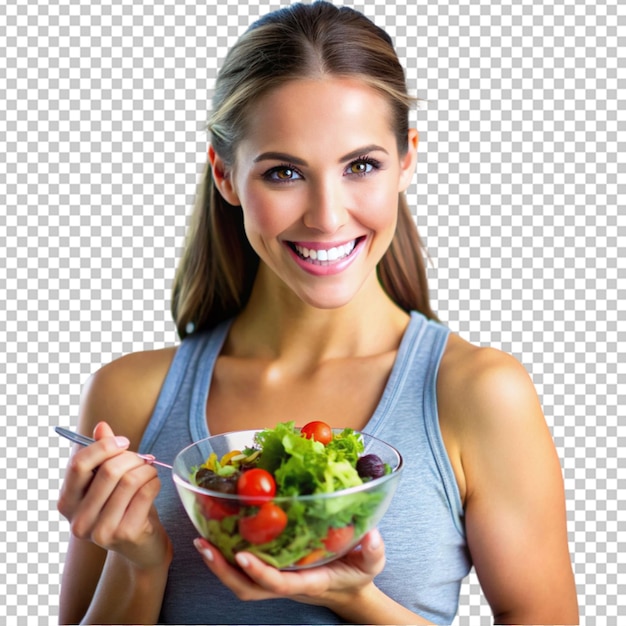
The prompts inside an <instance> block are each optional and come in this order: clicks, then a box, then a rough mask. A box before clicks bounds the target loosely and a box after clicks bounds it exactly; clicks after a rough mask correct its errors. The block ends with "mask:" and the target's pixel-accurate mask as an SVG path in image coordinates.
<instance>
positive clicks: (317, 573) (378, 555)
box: [194, 530, 385, 613]
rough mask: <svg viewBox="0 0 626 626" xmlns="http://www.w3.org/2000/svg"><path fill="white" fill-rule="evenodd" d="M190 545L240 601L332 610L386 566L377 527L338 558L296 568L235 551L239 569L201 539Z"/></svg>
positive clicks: (350, 599) (349, 599)
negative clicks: (291, 603) (284, 567)
mask: <svg viewBox="0 0 626 626" xmlns="http://www.w3.org/2000/svg"><path fill="white" fill-rule="evenodd" d="M194 544H195V546H196V548H197V550H198V551H199V552H200V554H201V555H202V558H203V560H204V562H205V563H206V565H207V566H208V567H209V569H210V570H211V571H212V572H213V573H214V574H215V575H216V576H217V577H218V578H219V579H220V580H221V581H222V582H223V583H224V584H225V585H226V586H227V587H228V588H229V589H231V590H232V591H233V593H234V594H235V595H236V596H237V597H238V598H239V599H240V600H244V601H249V600H267V599H270V598H291V599H292V600H297V601H299V602H304V603H306V604H317V605H323V606H327V607H328V608H330V609H332V610H334V611H335V612H337V613H341V612H342V607H348V606H349V605H350V603H352V602H354V599H355V597H356V596H358V595H360V594H362V593H364V592H367V588H368V587H369V586H373V583H372V581H373V580H374V577H375V576H377V575H378V574H379V573H380V572H381V571H382V570H383V567H384V566H385V547H384V545H383V541H382V539H381V536H380V533H379V532H378V530H372V531H370V532H369V533H368V534H367V535H365V537H364V539H363V541H361V543H360V544H359V546H358V547H357V548H355V549H354V550H352V551H351V552H349V553H348V554H347V555H346V556H344V557H343V558H341V559H337V560H336V561H333V562H332V563H329V564H328V565H322V566H320V567H313V568H310V569H305V570H301V571H298V572H289V571H280V570H278V569H276V568H275V567H272V566H270V565H267V564H266V563H264V562H263V561H261V560H260V559H258V558H257V557H255V556H254V555H252V554H250V553H249V552H239V553H238V554H237V555H236V557H235V558H236V560H237V563H238V565H239V568H237V567H233V566H232V565H230V564H229V563H228V562H227V561H226V559H224V557H223V556H222V555H221V554H220V552H219V550H218V549H217V548H215V546H213V545H211V544H210V543H209V542H208V541H206V540H205V539H196V540H195V542H194Z"/></svg>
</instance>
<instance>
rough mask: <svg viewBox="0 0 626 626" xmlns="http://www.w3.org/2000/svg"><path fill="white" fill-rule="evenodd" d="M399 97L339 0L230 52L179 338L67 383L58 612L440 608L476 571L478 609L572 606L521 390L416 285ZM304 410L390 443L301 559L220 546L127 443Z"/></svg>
mask: <svg viewBox="0 0 626 626" xmlns="http://www.w3.org/2000/svg"><path fill="white" fill-rule="evenodd" d="M411 102H412V98H411V97H410V96H409V95H408V94H407V91H406V85H405V81H404V72H403V69H402V66H401V65H400V63H399V61H398V59H397V57H396V54H395V51H394V49H393V45H392V42H391V40H390V38H389V37H388V35H387V34H386V33H385V32H384V31H382V30H381V29H380V28H378V27H376V26H375V25H374V24H373V23H372V22H371V21H369V20H368V19H366V18H365V17H364V16H363V15H362V14H360V13H358V12H357V11H354V10H352V9H348V8H338V7H335V6H334V5H332V4H330V3H327V2H313V3H312V4H306V5H305V4H296V5H293V6H291V7H289V8H286V9H282V10H280V11H277V12H275V13H271V14H269V15H268V16H266V17H264V18H262V19H261V20H259V21H258V22H257V23H255V24H253V25H252V27H251V28H250V29H249V30H248V31H247V32H246V33H245V34H244V35H243V36H242V37H241V39H240V40H239V42H238V43H237V44H236V45H235V46H234V47H233V48H232V50H231V51H230V53H229V54H228V56H227V58H226V60H225V62H224V67H223V69H222V71H221V72H220V75H219V77H218V80H217V84H216V88H215V97H214V99H213V112H212V115H211V119H210V122H209V130H210V137H211V142H210V146H209V149H208V163H207V166H206V171H205V174H204V177H203V179H202V183H201V186H200V189H199V193H198V201H197V204H196V206H195V208H194V212H193V216H192V220H191V225H190V230H189V236H188V241H187V244H186V248H185V251H184V254H183V257H182V259H181V263H180V266H179V269H178V272H177V275H176V278H175V281H174V286H173V299H172V312H173V316H174V319H175V321H176V324H177V328H178V330H179V334H180V336H181V339H182V341H181V344H180V346H178V347H177V348H175V349H174V348H168V349H165V350H160V351H154V352H145V353H138V354H131V355H127V356H126V357H123V358H121V359H119V360H117V361H114V362H113V363H111V364H109V365H107V366H105V367H104V368H102V369H101V370H100V371H98V372H96V374H95V375H94V376H93V377H92V378H91V379H90V381H89V382H88V384H87V386H86V388H85V393H84V396H83V400H82V406H81V413H80V429H81V431H82V432H84V433H90V432H93V433H94V438H95V439H96V442H95V443H93V444H92V445H90V446H88V447H87V448H84V449H82V450H79V451H76V452H75V453H74V455H73V457H72V460H71V461H70V465H69V467H68V470H67V473H66V478H65V482H64V485H63V489H62V491H61V496H60V499H59V509H60V510H61V512H62V513H63V514H64V515H65V516H66V517H67V518H68V519H69V520H70V522H71V528H72V533H73V537H72V540H71V542H70V548H69V551H68V554H67V558H66V568H65V572H64V577H63V585H62V594H61V620H62V621H67V622H81V621H82V622H84V623H155V622H157V621H158V622H159V623H179V624H180V623H242V624H250V623H273V624H280V623H284V624H297V623H306V624H316V623H319V624H332V623H346V622H356V623H383V624H384V623H398V624H399V623H409V624H420V623H428V622H435V623H450V622H452V621H453V620H454V617H455V613H456V610H457V606H458V599H459V590H460V586H461V582H462V580H463V579H464V578H465V577H466V576H467V574H468V572H469V571H470V569H471V568H472V566H474V567H475V569H476V573H477V574H478V577H479V579H480V582H481V585H482V588H483V591H484V593H485V596H486V598H487V599H488V601H489V603H490V605H491V607H492V610H493V613H494V616H495V617H496V619H497V621H499V622H502V623H574V622H576V621H577V619H578V612H577V602H576V591H575V586H574V581H573V576H572V568H571V565H570V558H569V552H568V544H567V529H566V523H565V522H566V519H565V506H564V491H563V483H562V479H561V474H560V466H559V460H558V458H557V456H556V453H555V449H554V445H553V443H552V440H551V437H550V432H549V430H548V428H547V426H546V423H545V420H544V418H543V414H542V410H541V406H540V404H539V400H538V398H537V394H536V392H535V390H534V387H533V385H532V383H531V381H530V379H529V377H528V375H527V374H526V372H525V370H524V368H523V367H522V366H521V365H520V364H519V363H517V361H515V360H514V359H513V358H512V357H510V356H508V355H506V354H503V353H501V352H498V351H497V350H492V349H489V348H479V347H475V346H472V345H470V344H469V343H468V342H466V341H465V340H463V339H462V338H461V337H459V336H457V335H455V334H453V333H451V332H450V331H449V330H448V329H447V328H446V327H445V326H444V325H443V324H441V323H439V322H438V321H437V320H436V319H435V315H434V314H433V312H432V311H431V308H430V305H429V298H428V286H427V284H426V273H425V270H424V262H423V250H422V247H421V244H420V240H419V237H418V234H417V230H416V228H415V224H414V222H413V219H412V217H411V214H410V212H409V209H408V206H407V202H406V199H405V190H406V188H407V186H408V185H409V184H410V181H411V178H412V176H413V173H414V169H415V163H416V151H417V145H418V134H417V131H416V130H415V129H410V128H409V124H408V119H409V117H408V113H409V106H410V104H411ZM313 420H316V421H318V420H323V421H324V422H325V423H326V424H328V425H329V426H330V427H332V428H351V429H353V430H359V431H363V432H365V433H367V434H370V435H374V436H376V437H377V438H379V439H382V440H383V441H386V442H388V443H389V444H391V445H392V446H394V447H395V448H397V449H398V450H399V451H400V453H401V455H402V457H403V458H404V459H405V461H406V462H405V465H404V469H403V476H402V480H401V482H400V486H399V487H398V491H397V492H396V496H395V498H394V501H393V502H392V503H391V506H390V508H389V509H388V513H387V515H386V516H385V517H384V518H383V520H382V521H381V523H380V526H379V530H374V531H370V532H369V533H368V534H366V535H365V537H364V539H363V540H362V542H361V544H360V546H358V548H357V549H354V550H352V551H350V552H349V553H348V554H347V555H345V556H343V557H341V558H338V559H337V560H335V561H333V562H332V563H328V564H326V565H320V566H317V567H312V568H310V569H307V570H305V571H298V572H289V571H279V570H278V569H276V568H274V567H271V566H270V565H268V564H267V563H264V562H263V561H261V560H260V559H258V558H256V557H255V556H254V555H253V554H252V553H250V552H246V551H244V550H243V549H242V550H241V551H239V552H237V554H236V556H235V557H234V558H235V560H236V562H237V565H233V564H231V563H230V562H228V561H227V560H226V559H225V558H224V556H223V554H222V553H221V552H220V551H219V550H218V549H217V548H216V547H215V546H212V545H211V544H210V543H208V542H207V541H206V539H199V538H198V537H197V536H196V531H195V529H194V527H193V526H192V525H191V524H190V523H189V521H188V520H187V518H186V516H185V514H184V512H183V511H182V509H181V506H180V502H179V501H178V499H177V496H176V493H175V491H174V486H173V484H172V481H171V480H170V479H169V478H170V477H169V476H168V477H167V480H164V481H163V483H161V482H160V481H159V479H158V476H157V474H156V470H155V468H154V467H151V466H149V465H146V464H145V463H144V462H143V461H142V460H141V459H139V457H137V455H136V454H133V453H131V452H130V451H129V450H128V448H130V449H131V450H139V451H140V452H141V453H143V454H152V455H154V456H155V457H156V458H159V459H164V460H169V459H173V458H174V457H175V456H176V454H177V453H178V452H179V451H180V450H181V449H183V448H185V447H186V446H188V445H189V444H191V443H193V442H194V441H198V440H200V439H203V438H205V437H208V436H209V435H210V434H220V433H224V432H226V431H239V430H248V429H255V430H256V429H264V428H272V427H275V426H276V424H277V423H280V422H286V421H293V422H295V423H296V424H298V425H301V424H306V423H310V422H311V421H313ZM116 435H118V436H116ZM95 470H97V472H96V471H95ZM257 513H259V514H254V515H252V516H250V520H254V524H255V526H254V528H251V527H250V526H249V525H248V526H246V524H248V522H246V523H245V524H244V526H243V528H242V527H240V526H237V528H238V530H239V532H240V534H244V535H247V536H248V537H249V538H251V537H252V535H251V533H253V534H254V537H253V538H254V540H255V541H256V540H259V541H260V540H261V539H260V538H261V537H262V538H263V539H266V540H268V541H269V540H270V538H271V537H273V536H274V533H275V531H276V528H274V530H273V532H271V533H269V534H268V526H269V524H270V521H269V518H270V517H273V516H269V515H268V517H267V518H266V517H265V516H263V515H260V511H259V512H257ZM266 513H267V510H266ZM274 513H276V511H274ZM220 515H221V516H222V517H225V518H228V511H226V512H224V511H223V510H222V511H221V513H220ZM263 520H266V521H265V522H263ZM231 521H232V520H231ZM221 522H224V520H221ZM261 522H263V523H261ZM272 523H273V522H272ZM286 523H287V522H286V520H285V519H284V512H283V516H282V519H281V520H280V525H279V526H280V528H282V527H285V526H286ZM259 524H260V526H258V525H259ZM349 525H350V524H348V526H349ZM277 526H278V525H277ZM346 533H348V535H349V533H350V530H349V528H348V530H346V528H345V527H344V528H338V529H333V533H330V532H329V534H328V536H327V537H326V538H325V540H327V541H328V542H329V544H332V543H337V542H340V541H341V540H342V534H344V535H345V534H346ZM343 540H345V537H344V539H343ZM294 541H295V540H294ZM239 545H241V544H239ZM318 547H319V549H322V542H321V540H320V545H319V546H318ZM257 600H263V602H254V601H257Z"/></svg>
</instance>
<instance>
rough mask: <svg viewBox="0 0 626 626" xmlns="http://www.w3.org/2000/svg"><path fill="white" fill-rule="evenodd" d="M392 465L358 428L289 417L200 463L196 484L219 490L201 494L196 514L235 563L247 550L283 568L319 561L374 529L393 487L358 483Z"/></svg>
mask: <svg viewBox="0 0 626 626" xmlns="http://www.w3.org/2000/svg"><path fill="white" fill-rule="evenodd" d="M390 472H391V468H390V467H389V466H388V465H386V464H385V463H383V462H382V461H381V459H380V458H379V457H378V456H376V455H375V454H364V443H363V439H362V437H361V435H360V434H358V433H356V432H355V431H353V430H352V429H349V428H346V429H344V430H342V431H333V430H332V429H331V428H330V426H328V424H325V423H324V422H320V421H315V422H310V423H308V424H306V425H305V426H303V427H302V428H297V427H296V426H295V425H294V422H285V423H281V424H278V425H277V426H276V427H275V428H272V429H265V430H262V431H259V432H257V433H256V434H255V436H254V442H253V443H252V445H251V446H250V447H247V448H244V449H243V450H231V451H229V452H228V453H226V454H224V455H223V456H222V457H221V458H219V459H218V458H217V455H216V454H215V453H211V455H210V456H209V458H208V459H206V461H205V462H204V463H203V464H202V465H201V466H200V467H196V468H194V469H193V471H192V475H191V482H192V484H194V485H196V486H198V487H202V488H204V489H208V490H211V491H212V492H214V493H215V492H217V493H215V495H208V494H203V493H197V494H196V502H195V506H196V507H197V511H196V512H197V513H199V514H197V515H196V516H195V518H196V520H197V522H198V523H199V524H200V526H201V527H202V532H203V534H204V536H205V537H207V538H208V539H209V540H210V541H211V542H212V543H214V544H215V545H216V546H217V547H218V548H219V549H220V551H221V552H222V554H224V556H225V557H226V558H227V559H228V560H229V561H230V562H232V563H234V556H235V554H236V553H237V552H239V551H241V550H246V551H249V552H251V553H253V554H255V555H256V556H258V557H259V558H261V559H262V560H264V561H265V562H267V563H269V564H271V565H273V566H275V567H277V568H280V569H285V568H289V567H293V566H296V567H303V566H308V565H314V564H318V563H320V562H323V561H326V560H328V559H329V558H330V557H333V556H335V555H338V554H343V553H344V552H346V551H347V550H349V549H350V548H352V547H353V545H354V544H355V543H356V540H358V538H360V537H361V536H362V535H363V533H364V532H366V531H367V530H369V529H370V522H371V518H372V516H373V514H374V513H375V512H376V511H377V510H378V508H379V505H380V503H381V501H382V500H384V499H385V497H386V490H385V489H381V490H376V489H358V487H359V486H361V485H365V484H366V483H368V482H370V481H372V480H374V479H376V478H380V477H381V476H384V475H385V474H388V473H390ZM352 487H357V489H350V488H352ZM345 489H348V490H349V491H348V492H347V493H342V494H337V492H338V491H342V490H345ZM217 494H223V497H220V495H217ZM307 496H309V497H307Z"/></svg>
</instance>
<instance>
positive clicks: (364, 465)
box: [356, 454, 385, 479]
mask: <svg viewBox="0 0 626 626" xmlns="http://www.w3.org/2000/svg"><path fill="white" fill-rule="evenodd" d="M356 471H357V472H358V473H359V476H360V477H361V478H371V479H374V478H380V477H381V476H384V475H385V464H384V463H383V462H382V460H381V459H380V457H379V456H378V455H376V454H366V455H364V456H362V457H360V458H359V460H358V461H357V462H356Z"/></svg>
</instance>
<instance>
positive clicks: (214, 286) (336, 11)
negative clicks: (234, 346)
mask: <svg viewBox="0 0 626 626" xmlns="http://www.w3.org/2000/svg"><path fill="white" fill-rule="evenodd" d="M324 75H330V76H338V77H352V78H358V79H359V80H361V81H363V82H365V83H366V84H368V85H369V86H371V87H373V88H374V89H377V90H378V91H380V92H382V93H383V94H384V95H385V97H386V98H387V100H388V101H389V103H390V104H391V107H392V112H393V120H392V122H393V127H394V129H395V132H396V138H397V143H398V151H399V152H400V154H405V153H406V151H407V150H408V130H409V109H410V106H411V104H412V103H413V98H411V97H410V96H409V95H408V93H407V88H406V80H405V76H404V70H403V68H402V66H401V65H400V62H399V61H398V57H397V55H396V52H395V50H394V47H393V42H392V41H391V38H390V37H389V35H388V34H387V33H386V32H385V31H384V30H382V29H380V28H379V27H377V26H376V25H375V24H373V23H372V22H371V21H370V20H369V19H367V18H366V17H365V16H364V15H362V14H361V13H359V12H358V11H355V10H353V9H350V8H347V7H336V6H334V5H333V4H330V3H329V2H325V1H317V2H314V3H313V4H294V5H292V6H290V7H287V8H284V9H280V10H278V11H275V12H273V13H270V14H268V15H266V16H265V17H263V18H261V19H260V20H258V21H257V22H255V23H254V24H253V25H252V26H251V27H250V28H249V29H248V31H247V32H246V33H245V34H244V35H243V36H242V37H241V38H240V39H239V41H238V42H237V43H236V44H235V45H234V46H233V47H232V48H231V50H230V51H229V53H228V55H227V57H226V59H225V61H224V64H223V67H222V69H221V71H220V73H219V76H218V79H217V82H216V85H215V92H214V96H213V101H212V115H211V117H210V120H209V124H208V129H209V131H210V134H211V144H212V146H213V148H214V149H215V152H216V153H217V154H219V156H220V157H221V158H222V159H223V160H224V162H225V163H226V164H227V165H233V163H234V155H235V150H236V147H237V145H238V143H239V141H240V140H241V139H242V137H244V136H245V134H246V130H247V119H248V113H249V111H250V108H251V107H253V106H254V104H255V102H257V101H258V99H259V98H260V97H261V96H263V95H264V94H266V93H267V92H268V91H270V90H272V89H276V88H277V87H280V86H281V85H284V84H285V83H287V82H289V81H293V80H298V79H302V78H305V77H312V76H324ZM258 264H259V258H258V256H257V255H256V253H255V252H254V251H253V249H252V247H251V246H250V244H249V243H248V240H247V237H246V234H245V231H244V227H243V217H242V212H241V210H240V209H239V208H237V207H233V206H231V205H230V204H228V203H227V202H226V201H225V200H224V199H223V198H222V196H221V194H220V193H219V191H218V190H217V188H216V186H215V185H214V183H213V179H212V175H211V168H210V167H209V165H208V164H207V166H206V169H205V172H204V174H203V179H202V181H201V183H200V187H199V190H198V195H197V200H196V206H195V209H194V212H193V215H192V218H191V223H190V226H189V232H188V238H187V243H186V246H185V250H184V252H183V256H182V259H181V261H180V265H179V267H178V271H177V273H176V277H175V279H174V285H173V291H172V314H173V317H174V321H175V323H176V327H177V329H178V333H179V335H180V337H181V338H183V339H184V337H185V336H186V335H188V334H189V333H190V332H193V331H198V330H203V329H205V328H211V327H213V326H215V325H216V324H218V323H220V322H222V321H224V320H225V319H228V318H230V317H232V316H234V315H236V314H237V313H239V312H240V311H241V309H242V308H243V306H244V305H245V304H246V302H247V300H248V298H249V296H250V292H251V290H252V283H253V282H254V278H255V276H256V272H257V268H258ZM378 277H379V280H380V282H381V284H382V286H383V288H384V289H385V291H386V292H387V294H388V295H389V296H390V298H391V299H392V300H394V301H395V302H396V303H397V304H398V305H399V306H400V307H402V308H403V309H404V310H406V311H411V310H417V311H419V312H421V313H423V314H424V315H425V316H427V317H429V318H435V315H434V314H433V312H432V310H431V308H430V302H429V294H428V285H427V279H426V269H425V265H424V250H423V246H422V243H421V241H420V238H419V235H418V232H417V228H416V226H415V223H414V221H413V218H412V216H411V213H410V211H409V208H408V206H407V202H406V197H405V195H404V194H403V193H402V194H399V197H398V223H397V227H396V232H395V235H394V238H393V241H392V243H391V245H390V247H389V249H388V250H387V252H386V253H385V255H384V256H383V258H382V259H381V261H380V262H379V264H378ZM435 319H436V318H435Z"/></svg>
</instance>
